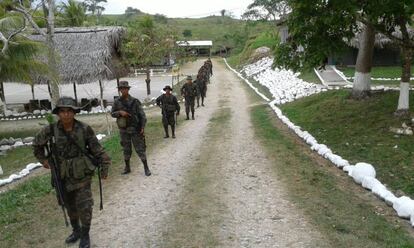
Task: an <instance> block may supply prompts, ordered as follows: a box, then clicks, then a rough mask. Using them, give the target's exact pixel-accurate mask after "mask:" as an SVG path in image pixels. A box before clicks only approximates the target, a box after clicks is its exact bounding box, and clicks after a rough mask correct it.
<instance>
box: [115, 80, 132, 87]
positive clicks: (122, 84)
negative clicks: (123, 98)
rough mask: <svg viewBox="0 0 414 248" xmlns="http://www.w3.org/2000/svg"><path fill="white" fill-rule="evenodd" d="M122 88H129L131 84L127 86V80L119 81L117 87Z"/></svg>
mask: <svg viewBox="0 0 414 248" xmlns="http://www.w3.org/2000/svg"><path fill="white" fill-rule="evenodd" d="M122 88H127V89H129V88H131V86H129V83H128V81H119V84H118V89H122Z"/></svg>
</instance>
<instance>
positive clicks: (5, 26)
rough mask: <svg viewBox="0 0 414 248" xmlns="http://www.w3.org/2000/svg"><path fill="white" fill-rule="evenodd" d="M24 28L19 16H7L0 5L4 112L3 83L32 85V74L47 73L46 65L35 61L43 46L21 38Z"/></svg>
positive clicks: (0, 94)
mask: <svg viewBox="0 0 414 248" xmlns="http://www.w3.org/2000/svg"><path fill="white" fill-rule="evenodd" d="M25 27H26V21H25V19H24V18H23V17H22V16H21V15H19V14H8V13H6V12H5V11H4V9H3V8H2V6H1V5H0V36H2V37H4V38H5V40H7V41H5V40H3V42H1V43H0V49H1V51H2V52H1V53H0V101H1V102H3V111H4V112H5V111H6V110H7V108H6V99H5V94H4V93H5V92H4V84H3V83H4V82H7V81H21V82H27V83H30V84H31V85H33V84H34V78H33V77H32V75H33V73H35V72H36V73H37V74H47V73H48V68H47V65H46V64H43V63H42V62H40V61H39V60H38V59H36V58H37V56H39V54H40V53H41V52H42V51H43V50H44V49H43V48H44V46H42V44H41V43H38V42H33V41H31V40H29V39H27V38H26V37H25V36H23V35H22V34H21V32H23V30H24V29H25ZM6 37H7V38H6Z"/></svg>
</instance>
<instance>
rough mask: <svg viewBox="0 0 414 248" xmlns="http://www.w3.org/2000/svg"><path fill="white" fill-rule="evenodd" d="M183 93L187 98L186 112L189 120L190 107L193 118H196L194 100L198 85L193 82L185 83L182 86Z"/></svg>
mask: <svg viewBox="0 0 414 248" xmlns="http://www.w3.org/2000/svg"><path fill="white" fill-rule="evenodd" d="M181 95H182V96H184V99H185V113H186V115H187V120H188V119H189V114H190V109H191V116H192V119H193V120H194V112H195V108H194V104H195V102H194V100H195V98H196V96H197V86H196V85H195V84H193V83H188V82H187V83H185V84H184V85H183V87H181Z"/></svg>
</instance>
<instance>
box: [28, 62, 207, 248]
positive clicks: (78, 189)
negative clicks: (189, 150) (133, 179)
mask: <svg viewBox="0 0 414 248" xmlns="http://www.w3.org/2000/svg"><path fill="white" fill-rule="evenodd" d="M212 67H213V65H212V63H211V60H210V58H209V59H208V60H207V61H206V62H205V63H204V65H203V66H202V67H201V68H200V70H199V72H198V75H197V79H196V80H195V82H194V83H193V82H192V77H191V76H188V77H187V82H186V83H185V84H184V86H183V87H182V88H181V95H182V96H183V97H184V99H185V111H186V119H187V120H189V114H190V110H191V117H192V119H193V120H194V112H195V107H194V105H195V99H197V107H199V106H200V105H199V98H200V97H201V99H202V101H201V106H204V98H205V97H206V92H207V83H208V82H209V80H210V77H211V76H212V75H213V71H212ZM130 88H131V87H130V86H129V83H128V82H127V81H121V82H119V85H118V91H119V93H120V97H119V98H118V99H117V100H116V101H115V102H114V105H113V108H112V112H111V115H112V117H114V118H116V123H117V125H118V128H119V133H120V138H121V146H122V148H123V154H124V162H125V167H124V170H123V172H122V174H128V173H130V172H131V165H130V159H131V155H132V145H133V146H134V148H135V151H136V153H137V154H138V157H139V158H140V159H141V161H142V164H143V166H144V171H145V175H146V176H150V175H151V171H150V169H149V167H148V162H147V156H146V143H145V126H146V123H147V119H146V115H145V112H144V110H143V108H142V104H141V102H140V101H139V100H138V99H136V98H134V97H132V96H131V95H130V94H129V90H130ZM163 90H164V92H165V94H163V95H161V96H160V97H158V98H157V100H156V102H157V105H158V106H160V107H161V109H162V123H163V126H164V130H165V138H169V128H168V127H169V126H171V132H172V138H175V125H176V118H177V116H178V115H179V113H180V105H179V104H178V101H177V98H176V97H175V96H174V95H172V91H173V89H172V88H171V87H170V86H165V87H164V89H163ZM80 110H81V108H79V107H78V106H77V103H76V101H75V100H74V99H73V98H71V97H62V98H60V99H59V101H58V103H57V104H56V107H55V108H54V109H53V111H52V113H53V114H55V115H57V116H58V117H59V118H58V121H57V122H55V123H52V124H50V125H48V126H46V127H44V128H43V129H42V130H41V131H40V132H39V133H38V134H37V135H36V137H35V140H34V142H33V151H34V155H35V157H36V158H37V159H38V160H39V161H40V162H41V163H42V165H43V167H45V168H47V169H50V170H51V178H52V186H53V187H54V188H55V190H56V196H57V200H58V204H59V205H60V206H61V207H62V210H63V214H64V216H65V221H66V213H67V215H68V216H69V222H70V225H71V227H72V233H71V234H70V235H69V236H68V237H67V238H66V240H65V243H67V244H71V243H75V242H77V241H78V240H80V242H79V247H80V248H89V247H90V237H89V230H90V227H91V221H92V207H93V204H94V201H93V198H92V191H91V182H92V176H93V175H94V174H95V170H96V168H98V176H99V178H100V179H107V177H108V168H109V166H110V165H111V159H110V157H109V156H108V155H107V154H106V152H105V151H104V149H103V147H102V146H101V145H100V143H99V141H98V139H97V138H96V136H95V132H94V131H93V129H92V128H91V127H90V126H89V125H88V124H86V123H83V122H81V121H79V120H77V119H76V118H75V116H76V114H77V113H79V112H80ZM99 182H100V180H99ZM100 186H101V185H100ZM101 197H102V192H101ZM101 209H102V198H101ZM66 224H67V225H68V223H67V221H66Z"/></svg>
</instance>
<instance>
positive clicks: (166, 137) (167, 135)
mask: <svg viewBox="0 0 414 248" xmlns="http://www.w3.org/2000/svg"><path fill="white" fill-rule="evenodd" d="M164 131H165V136H164V139H168V138H169V137H170V135H169V134H168V126H164Z"/></svg>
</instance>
